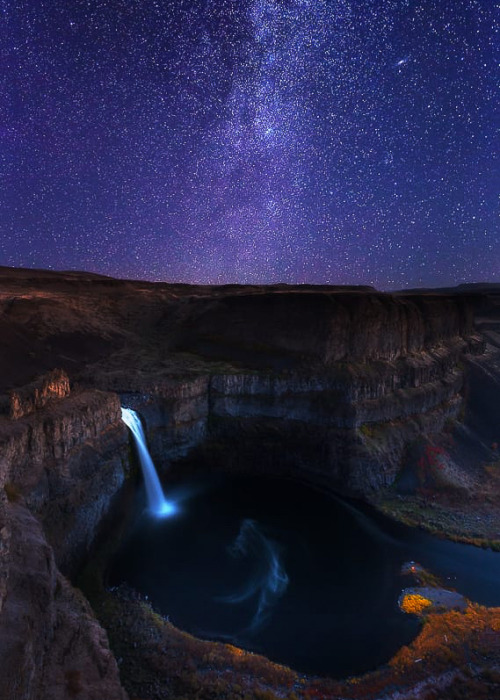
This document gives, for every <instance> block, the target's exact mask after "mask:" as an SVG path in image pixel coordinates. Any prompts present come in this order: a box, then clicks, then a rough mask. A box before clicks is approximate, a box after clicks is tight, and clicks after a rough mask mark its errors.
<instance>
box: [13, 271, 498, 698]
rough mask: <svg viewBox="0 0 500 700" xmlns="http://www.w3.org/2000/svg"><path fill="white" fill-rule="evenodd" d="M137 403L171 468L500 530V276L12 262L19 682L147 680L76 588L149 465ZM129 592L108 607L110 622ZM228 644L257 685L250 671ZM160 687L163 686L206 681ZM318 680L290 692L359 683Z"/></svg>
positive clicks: (96, 692)
mask: <svg viewBox="0 0 500 700" xmlns="http://www.w3.org/2000/svg"><path fill="white" fill-rule="evenodd" d="M120 404H125V405H127V406H129V407H132V408H134V409H136V410H137V411H138V412H139V413H140V415H141V417H142V419H143V422H144V425H145V428H146V433H147V438H148V443H149V446H150V449H151V452H152V456H153V458H154V460H155V462H156V463H157V465H158V467H159V468H160V469H162V468H166V467H167V466H168V467H169V469H170V471H171V472H172V473H174V474H182V472H183V470H195V469H200V468H203V469H206V470H229V471H237V470H239V471H254V472H255V471H262V472H265V473H273V474H277V475H283V476H287V477H293V478H297V479H302V480H305V481H308V482H311V483H313V484H315V485H316V486H319V487H321V488H325V489H329V490H332V491H334V492H337V493H341V494H345V495H348V496H351V497H356V498H362V499H364V500H367V501H370V502H371V503H372V504H374V505H376V507H378V508H380V509H382V510H384V511H385V512H386V513H388V514H390V515H392V516H393V517H396V518H400V519H403V520H405V521H406V522H409V523H411V524H415V525H423V526H426V527H429V528H430V529H431V530H433V531H439V530H442V531H443V532H445V533H446V534H447V535H449V536H453V537H456V538H457V539H462V540H469V541H476V542H477V543H482V544H485V543H486V544H488V543H489V544H495V543H496V542H498V541H500V527H499V523H500V514H499V512H498V506H497V500H496V499H497V495H498V494H499V492H500V479H499V473H500V472H499V470H500V467H499V466H498V464H499V455H498V442H500V412H499V409H498V406H499V405H500V287H499V286H495V285H490V286H488V285H484V286H470V287H463V288H457V289H453V290H438V291H435V290H434V291H432V290H431V291H414V292H406V293H395V294H389V293H387V294H384V293H380V292H377V291H376V290H374V289H370V288H357V287H353V288H345V287H344V288H340V287H339V288H335V287H308V286H301V287H288V286H284V285H276V286H272V287H258V286H255V287H251V286H225V287H202V286H200V287H195V286H188V285H175V284H172V285H170V284H153V283H147V282H132V281H123V280H115V279H111V278H105V277H100V276H96V275H90V274H86V273H52V272H43V271H32V270H13V269H7V268H3V269H0V487H1V488H0V659H1V667H2V673H1V674H0V697H2V698H5V700H38V699H40V700H42V699H43V700H45V699H47V700H48V699H49V698H50V699H52V698H56V699H57V698H61V699H62V698H70V697H77V698H82V699H83V698H85V699H86V698H89V699H91V698H96V699H97V698H104V697H106V698H109V699H110V700H112V699H113V698H126V697H127V693H126V691H125V690H124V689H123V687H122V681H121V680H120V673H119V664H118V662H120V664H122V663H125V664H126V663H127V659H125V662H124V661H123V658H120V657H118V654H117V649H119V648H121V647H120V644H121V641H120V640H119V639H118V641H116V640H115V637H116V635H117V632H116V629H114V631H113V632H112V633H111V632H110V634H111V635H112V637H113V639H112V643H113V652H114V653H113V652H112V651H111V649H110V646H109V641H108V636H107V634H106V631H105V630H104V629H103V627H102V625H101V624H100V622H99V621H98V619H97V618H96V614H95V611H93V610H92V608H91V606H90V605H89V603H88V602H87V600H86V599H85V597H84V596H83V594H82V593H81V592H80V591H79V590H78V588H76V587H75V586H74V585H73V584H74V583H75V581H76V580H77V578H76V577H77V575H78V573H79V572H80V571H81V570H82V567H83V566H84V565H85V563H86V562H87V561H88V557H89V552H91V551H92V548H93V547H94V544H95V541H96V538H97V537H98V535H99V533H101V534H102V531H103V528H105V527H106V519H107V518H108V517H109V516H110V514H111V513H112V512H113V508H114V507H116V503H117V502H118V501H119V498H120V493H121V492H123V489H124V484H126V483H127V482H133V480H134V479H136V478H138V477H137V465H136V463H135V458H134V453H133V451H132V450H131V447H130V441H129V434H128V432H127V429H126V427H125V425H124V424H123V423H122V421H121V418H120ZM200 465H202V466H201V467H200ZM114 504H115V505H114ZM108 603H109V601H108ZM120 605H122V606H123V605H125V604H124V603H123V597H122V598H121V599H120V600H119V601H117V600H115V601H114V602H113V603H109V604H108V608H107V609H106V610H107V612H103V611H102V610H101V613H102V615H101V616H100V618H99V619H100V620H101V622H103V623H104V624H108V623H107V620H108V619H109V609H110V608H113V606H118V608H119V607H120ZM127 605H129V606H132V605H137V601H135V600H134V601H131V600H129V601H128V603H127ZM118 608H117V609H118ZM113 609H115V608H113ZM122 613H123V611H122ZM122 613H118V612H116V614H122ZM134 624H136V622H134ZM144 624H145V625H147V624H150V623H148V622H145V623H144ZM109 625H110V626H111V627H112V626H113V623H112V622H111V623H109ZM108 631H109V630H108ZM124 634H125V633H124ZM179 634H181V633H179ZM139 637H140V635H139ZM182 639H183V638H182V635H181V637H179V638H177V637H176V638H175V645H177V646H175V645H174V646H175V648H176V649H177V648H178V647H179V648H181V647H182V644H183V641H182ZM170 641H172V640H170ZM192 643H193V642H190V644H192ZM172 644H173V643H172ZM200 644H203V645H205V644H209V643H205V642H204V643H201V642H200ZM186 645H188V642H187V641H185V648H191V647H189V645H188V646H186ZM216 646H217V648H218V649H219V652H217V653H219V655H220V659H222V661H220V663H221V664H222V666H224V667H227V665H228V664H231V663H233V662H234V664H235V666H234V668H235V669H237V670H236V671H234V673H235V674H236V676H237V677H238V678H239V681H238V683H239V684H240V686H241V685H242V684H243V685H244V682H243V680H242V679H243V678H244V677H246V676H245V674H246V675H247V676H248V673H249V671H248V668H247V667H245V668H243V667H241V663H243V662H242V661H241V659H240V657H238V656H237V655H236V656H234V654H233V652H230V653H229V652H227V653H229V657H228V656H227V654H226V652H224V653H223V652H222V651H220V649H221V648H222V647H223V646H224V645H214V648H215V647H216ZM196 649H198V647H196ZM200 649H201V648H200ZM200 649H198V651H196V653H200V654H202V655H205V654H206V653H212V652H210V651H208V652H207V651H206V647H203V650H200ZM165 653H167V652H165ZM180 653H181V652H179V654H180ZM193 653H194V652H193ZM213 653H214V654H215V656H217V653H216V652H215V651H214V652H213ZM231 654H232V655H231ZM233 657H234V658H233ZM214 658H215V657H214ZM214 663H215V661H214ZM234 664H233V665H234ZM238 664H240V666H238ZM262 664H263V665H262V666H260V667H259V669H260V670H259V673H261V674H263V677H266V678H267V676H269V677H271V676H272V673H271V671H270V670H269V669H270V666H266V662H265V660H263V661H262ZM215 665H217V664H215ZM238 669H239V670H238ZM266 669H267V670H266ZM283 673H285V671H283ZM238 674H239V675H238ZM266 674H267V676H266ZM123 675H124V672H123V668H122V676H123ZM129 675H130V674H129ZM202 675H203V674H202V673H201V672H200V674H198V676H197V683H198V686H197V687H198V688H199V687H201V686H200V684H201V685H203V681H202ZM125 676H127V671H126V670H125ZM285 676H286V673H285ZM280 678H281V677H280ZM281 681H282V679H281V680H280V681H279V682H280V683H281ZM283 682H284V681H283ZM387 682H389V681H388V680H387ZM419 682H420V681H419V680H418V678H417V679H416V680H415V684H418V683H419ZM293 683H295V684H296V682H295V680H294V681H293ZM207 684H208V681H207ZM167 685H168V683H167ZM278 685H279V683H278ZM144 687H145V688H146V690H144V689H143V690H142V691H141V692H142V695H141V697H144V698H149V697H150V698H156V697H186V698H187V697H200V698H201V697H205V696H204V695H202V694H199V692H198V690H197V691H196V693H198V694H195V693H194V691H192V692H191V691H190V690H189V689H188V690H186V691H185V692H184V691H182V692H181V691H180V690H176V691H175V693H176V694H174V695H169V694H166V693H167V691H166V690H161V691H160V690H158V688H156V686H155V687H152V688H150V690H149V691H148V690H147V687H146V686H144ZM162 687H163V686H162ZM168 687H170V686H168ZM172 687H174V686H172ZM280 687H281V686H280ZM412 687H413V686H412ZM443 687H444V686H443ZM155 688H156V689H155ZM207 688H209V684H208V685H207ZM276 688H277V682H275V683H274V685H273V682H272V681H271V680H268V681H266V682H265V683H264V685H263V686H262V687H261V688H260V690H259V691H258V692H259V693H261V695H258V694H253V695H252V694H251V692H253V691H250V690H248V693H247V695H244V694H236V691H234V690H233V691H227V687H224V688H223V689H222V690H220V692H219V694H218V695H217V694H215V695H214V694H213V693H214V692H215V691H214V690H213V684H212V686H210V691H207V692H212V695H209V694H207V695H206V697H207V698H208V697H233V698H240V697H242V698H243V697H245V698H247V697H248V698H264V697H270V698H271V697H277V695H273V693H274V692H278V690H276ZM304 688H305V686H304ZM304 688H302V690H304ZM129 690H130V688H129ZM302 690H301V689H300V687H299V686H297V687H295V685H294V690H293V692H294V693H295V696H292V694H290V695H288V696H287V695H285V696H283V695H280V697H340V696H341V695H328V694H324V695H315V696H313V695H309V696H308V695H306V694H302V695H301V694H300V693H301V692H302ZM172 692H173V691H172ZM200 692H201V691H200ZM228 692H229V694H227V693H228ZM231 692H232V693H233V694H232V695H231ZM245 692H247V691H245ZM255 692H256V693H257V691H255ZM279 692H281V691H279ZM290 692H291V691H290ZM322 692H324V693H326V692H327V691H326V690H324V691H322ZM332 692H333V691H332ZM335 692H336V693H337V692H338V693H340V690H338V689H337V690H335ZM342 692H343V693H347V691H346V690H345V689H344V690H342ZM367 692H368V691H367ZM402 692H403V691H402ZM410 692H412V691H411V688H410V689H409V690H408V693H410ZM147 693H149V694H147ZM155 693H156V694H155ZM223 693H226V694H223ZM238 693H239V691H238ZM264 693H270V694H269V695H264ZM304 693H305V690H304ZM342 697H344V695H342ZM345 697H351V695H345ZM352 697H354V696H352ZM359 697H366V698H368V697H378V696H375V695H359ZM381 697H382V696H381ZM387 697H389V696H387ZM400 697H401V698H403V697H404V698H406V697H408V698H409V697H417V696H416V695H415V696H413V695H409V694H406V695H401V696H400ZM422 697H423V696H422ZM442 697H444V695H443V696H442Z"/></svg>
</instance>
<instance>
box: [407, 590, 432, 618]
mask: <svg viewBox="0 0 500 700" xmlns="http://www.w3.org/2000/svg"><path fill="white" fill-rule="evenodd" d="M431 605H432V602H431V601H430V600H429V599H428V598H425V597H424V596H423V595H420V594H419V593H406V595H405V596H404V597H403V599H402V601H401V603H400V606H399V607H400V608H401V610H402V611H403V612H405V613H409V614H412V615H421V614H422V612H423V611H424V610H426V609H427V608H428V607H430V606H431Z"/></svg>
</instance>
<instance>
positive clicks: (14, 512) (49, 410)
mask: <svg viewBox="0 0 500 700" xmlns="http://www.w3.org/2000/svg"><path fill="white" fill-rule="evenodd" d="M127 468H128V434H127V431H126V429H125V427H124V425H123V424H122V422H121V419H120V402H119V399H118V397H117V396H116V395H115V394H106V393H103V392H99V391H88V392H81V391H80V392H76V393H75V394H74V395H72V396H69V397H66V398H61V399H60V400H58V401H50V402H47V403H46V405H44V406H39V407H37V408H36V410H35V411H34V412H33V411H32V412H31V413H30V414H29V415H24V416H22V417H20V418H18V419H16V420H14V419H10V418H7V417H5V416H4V417H0V484H1V486H2V488H1V489H0V658H1V660H2V673H1V674H0V697H1V698H2V700H4V699H5V700H53V699H54V698H60V699H61V700H63V699H66V698H68V697H79V698H82V699H88V700H91V699H92V700H101V698H103V697H106V698H108V697H109V698H116V700H119V699H120V700H124V699H125V698H126V694H125V692H124V691H123V689H122V687H121V684H120V680H119V675H118V668H117V665H116V661H115V659H114V657H113V655H112V653H111V651H110V650H109V645H108V641H107V636H106V633H105V632H104V630H103V629H102V628H101V627H100V625H99V624H98V622H97V621H96V619H95V617H94V615H93V613H92V611H91V608H90V606H89V604H88V603H87V601H86V600H85V599H84V597H83V596H82V594H81V593H80V592H79V591H77V590H76V589H75V588H73V587H72V586H71V584H70V583H69V582H68V581H67V580H66V578H65V577H64V575H63V573H61V571H63V572H64V573H65V574H72V573H74V571H76V569H77V568H78V567H79V566H80V565H81V564H82V562H83V561H84V559H85V556H86V554H87V552H88V550H89V547H90V546H91V544H92V542H93V540H94V538H95V536H96V532H97V531H98V527H99V524H100V522H101V520H102V518H103V517H104V516H105V515H106V513H107V512H108V510H109V508H110V503H111V501H112V499H113V497H114V495H115V494H116V493H117V492H118V490H119V488H120V487H121V485H122V484H123V481H124V478H125V472H126V470H127Z"/></svg>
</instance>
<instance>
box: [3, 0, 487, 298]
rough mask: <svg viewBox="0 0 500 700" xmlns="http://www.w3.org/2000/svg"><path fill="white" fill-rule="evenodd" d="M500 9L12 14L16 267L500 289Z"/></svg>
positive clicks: (470, 5)
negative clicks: (498, 15)
mask: <svg viewBox="0 0 500 700" xmlns="http://www.w3.org/2000/svg"><path fill="white" fill-rule="evenodd" d="M495 4H496V3H495V2H494V1H493V0H176V1H169V0H88V1H87V0H85V1H84V0H29V1H28V0H0V7H1V28H0V57H1V63H0V75H1V85H2V99H1V102H0V115H1V116H0V139H1V149H0V172H1V178H2V185H1V190H0V264H2V265H13V266H26V267H43V268H51V269H85V270H89V271H93V272H100V273H103V274H110V275H115V276H121V277H133V278H142V279H151V280H163V281H184V282H202V283H225V282H240V283H244V282H248V283H268V282H278V281H281V282H290V283H293V282H298V283H301V282H309V283H332V284H344V283H345V284H347V283H351V284H373V285H375V286H377V287H378V288H380V289H392V288H404V287H407V286H410V287H414V286H444V285H448V284H456V283H459V282H463V281H483V280H485V281H486V280H489V281H500V233H499V229H498V210H497V208H496V206H497V193H498V185H499V178H498V174H497V173H498V168H496V167H495V158H494V155H495V148H496V144H495V140H494V137H495V101H496V100H497V97H498V93H497V91H496V90H497V83H498V77H499V73H498V72H497V71H496V66H495V62H494V58H495V48H496V47H495V45H494V36H495V35H494V31H493V27H494V19H495V17H494V6H495Z"/></svg>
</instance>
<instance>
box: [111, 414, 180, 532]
mask: <svg viewBox="0 0 500 700" xmlns="http://www.w3.org/2000/svg"><path fill="white" fill-rule="evenodd" d="M122 420H123V422H124V423H125V424H126V425H127V426H128V427H129V428H130V430H131V431H132V435H133V436H134V440H135V444H136V447H137V452H138V454H139V460H140V462H141V468H142V473H143V476H144V483H145V485H146V495H147V499H148V508H149V510H150V511H151V512H152V513H153V515H155V516H156V517H158V518H164V517H167V516H168V515H173V514H174V513H175V510H176V508H175V505H174V504H173V503H170V502H169V501H167V499H166V498H165V496H164V494H163V490H162V488H161V484H160V480H159V478H158V474H157V473H156V469H155V465H154V464H153V460H152V459H151V455H150V454H149V450H148V448H147V445H146V436H145V435H144V431H143V429H142V425H141V420H140V418H139V416H138V415H137V413H136V412H135V411H132V409H130V408H123V407H122Z"/></svg>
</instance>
